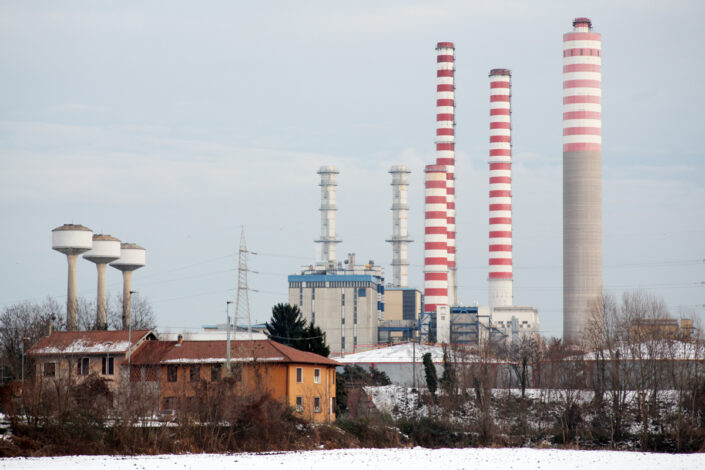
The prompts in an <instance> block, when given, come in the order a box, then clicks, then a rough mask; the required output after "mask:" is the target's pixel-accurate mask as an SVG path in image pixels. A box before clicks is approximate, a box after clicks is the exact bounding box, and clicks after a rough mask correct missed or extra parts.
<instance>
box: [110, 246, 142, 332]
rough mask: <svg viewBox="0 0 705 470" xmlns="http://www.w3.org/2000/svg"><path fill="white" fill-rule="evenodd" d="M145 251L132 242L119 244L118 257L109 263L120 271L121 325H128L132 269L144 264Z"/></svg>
mask: <svg viewBox="0 0 705 470" xmlns="http://www.w3.org/2000/svg"><path fill="white" fill-rule="evenodd" d="M146 255H147V251H146V250H145V249H144V248H142V247H141V246H139V245H135V244H134V243H122V244H121V245H120V259H118V260H117V261H113V262H112V263H110V266H112V267H113V268H115V269H119V270H120V271H122V327H123V329H125V330H127V329H128V328H129V327H130V324H131V320H130V296H131V294H130V291H131V286H132V271H135V270H136V269H139V268H141V267H142V266H144V265H145V260H146Z"/></svg>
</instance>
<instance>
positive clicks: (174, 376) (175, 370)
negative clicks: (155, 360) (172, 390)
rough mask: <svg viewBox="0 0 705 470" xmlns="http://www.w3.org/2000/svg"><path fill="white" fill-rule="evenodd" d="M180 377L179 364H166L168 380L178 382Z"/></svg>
mask: <svg viewBox="0 0 705 470" xmlns="http://www.w3.org/2000/svg"><path fill="white" fill-rule="evenodd" d="M178 379H179V366H175V365H169V366H166V381H167V382H176V381H177V380H178Z"/></svg>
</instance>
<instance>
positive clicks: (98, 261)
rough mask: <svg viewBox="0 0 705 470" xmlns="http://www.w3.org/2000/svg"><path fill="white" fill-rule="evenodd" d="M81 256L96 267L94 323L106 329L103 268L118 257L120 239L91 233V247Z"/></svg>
mask: <svg viewBox="0 0 705 470" xmlns="http://www.w3.org/2000/svg"><path fill="white" fill-rule="evenodd" d="M83 257H84V258H85V259H87V260H88V261H91V262H93V263H95V265H96V268H97V269H98V296H97V299H96V323H95V327H96V329H98V330H107V329H108V319H107V315H106V305H105V268H106V267H107V266H108V263H111V262H113V261H115V260H116V259H119V258H120V240H118V239H117V238H115V237H111V236H110V235H101V234H98V235H93V249H91V251H88V252H86V253H84V255H83Z"/></svg>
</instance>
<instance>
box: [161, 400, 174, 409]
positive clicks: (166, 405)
mask: <svg viewBox="0 0 705 470" xmlns="http://www.w3.org/2000/svg"><path fill="white" fill-rule="evenodd" d="M162 408H163V409H165V410H175V409H176V397H166V398H165V399H164V404H163V405H162Z"/></svg>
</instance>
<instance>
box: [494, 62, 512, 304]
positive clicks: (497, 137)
mask: <svg viewBox="0 0 705 470" xmlns="http://www.w3.org/2000/svg"><path fill="white" fill-rule="evenodd" d="M511 95H512V92H511V72H510V71H509V70H508V69H493V70H491V71H490V160H489V162H490V260H489V268H490V272H489V308H490V312H492V311H493V310H494V308H495V307H509V306H512V305H513V304H514V294H513V290H512V283H513V279H512V135H511V134H512V123H511V117H512V111H511Z"/></svg>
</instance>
